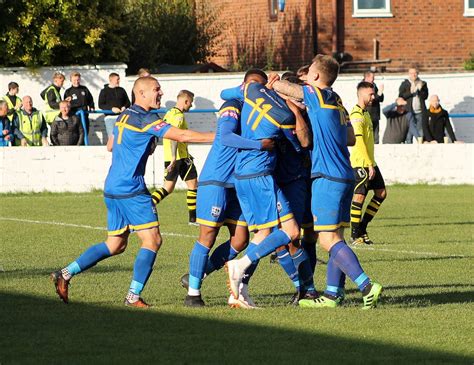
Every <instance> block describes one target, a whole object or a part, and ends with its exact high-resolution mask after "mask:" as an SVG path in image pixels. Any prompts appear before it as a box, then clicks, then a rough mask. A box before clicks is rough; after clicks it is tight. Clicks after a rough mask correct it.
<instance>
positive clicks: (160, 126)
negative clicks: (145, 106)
mask: <svg viewBox="0 0 474 365" xmlns="http://www.w3.org/2000/svg"><path fill="white" fill-rule="evenodd" d="M171 127H172V126H171V124H168V123H166V122H164V121H163V120H162V119H161V118H158V119H157V120H156V121H154V122H151V123H150V124H148V125H147V126H146V127H145V128H144V130H145V131H146V132H147V133H149V134H152V135H154V136H155V137H159V138H162V137H163V136H164V135H165V133H166V132H167V131H168V129H170V128H171Z"/></svg>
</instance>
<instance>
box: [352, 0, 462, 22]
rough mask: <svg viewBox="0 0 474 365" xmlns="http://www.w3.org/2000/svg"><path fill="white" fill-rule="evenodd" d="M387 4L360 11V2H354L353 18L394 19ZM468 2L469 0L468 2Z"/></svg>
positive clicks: (388, 1) (389, 3) (356, 0)
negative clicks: (384, 6)
mask: <svg viewBox="0 0 474 365" xmlns="http://www.w3.org/2000/svg"><path fill="white" fill-rule="evenodd" d="M385 1H386V2H387V7H386V9H359V1H358V0H353V1H352V4H353V5H352V9H353V11H352V17H353V18H392V17H393V14H392V8H391V1H390V0H385ZM466 1H467V0H466Z"/></svg>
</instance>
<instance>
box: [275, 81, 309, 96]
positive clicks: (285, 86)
mask: <svg viewBox="0 0 474 365" xmlns="http://www.w3.org/2000/svg"><path fill="white" fill-rule="evenodd" d="M272 86H273V89H274V90H275V91H276V92H279V93H281V94H284V95H288V96H289V97H290V98H293V99H295V100H303V98H304V94H303V87H302V86H301V85H297V84H293V83H291V82H288V81H286V80H278V81H275V82H273V84H272Z"/></svg>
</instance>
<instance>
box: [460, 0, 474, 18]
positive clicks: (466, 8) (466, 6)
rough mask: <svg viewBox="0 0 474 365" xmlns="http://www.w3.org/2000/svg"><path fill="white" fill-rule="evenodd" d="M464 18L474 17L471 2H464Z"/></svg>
mask: <svg viewBox="0 0 474 365" xmlns="http://www.w3.org/2000/svg"><path fill="white" fill-rule="evenodd" d="M463 15H464V16H474V8H470V7H469V0H464V14H463Z"/></svg>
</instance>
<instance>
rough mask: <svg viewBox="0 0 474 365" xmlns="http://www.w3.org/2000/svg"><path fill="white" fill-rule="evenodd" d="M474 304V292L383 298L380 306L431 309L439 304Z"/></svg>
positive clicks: (447, 292) (448, 292)
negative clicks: (394, 305) (396, 305)
mask: <svg viewBox="0 0 474 365" xmlns="http://www.w3.org/2000/svg"><path fill="white" fill-rule="evenodd" d="M472 302H474V291H473V290H469V291H444V292H441V293H427V294H414V295H406V294H404V295H401V296H385V297H384V299H383V301H382V304H387V305H393V304H404V305H407V304H408V305H411V306H413V305H414V306H416V307H431V306H433V305H439V304H464V303H466V304H467V303H472Z"/></svg>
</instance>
